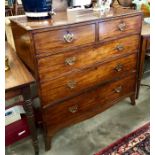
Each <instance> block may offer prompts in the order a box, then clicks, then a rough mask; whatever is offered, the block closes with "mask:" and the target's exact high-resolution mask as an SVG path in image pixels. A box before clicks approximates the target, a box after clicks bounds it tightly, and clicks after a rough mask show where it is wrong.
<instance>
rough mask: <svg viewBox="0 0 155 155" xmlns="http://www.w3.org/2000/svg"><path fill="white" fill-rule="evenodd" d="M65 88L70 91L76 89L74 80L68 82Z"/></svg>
mask: <svg viewBox="0 0 155 155" xmlns="http://www.w3.org/2000/svg"><path fill="white" fill-rule="evenodd" d="M67 86H68V87H69V88H70V89H74V88H75V87H76V81H74V80H71V81H68V83H67Z"/></svg>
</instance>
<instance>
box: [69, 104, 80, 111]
mask: <svg viewBox="0 0 155 155" xmlns="http://www.w3.org/2000/svg"><path fill="white" fill-rule="evenodd" d="M68 110H69V112H71V113H76V112H77V111H78V105H74V106H72V107H69V109H68Z"/></svg>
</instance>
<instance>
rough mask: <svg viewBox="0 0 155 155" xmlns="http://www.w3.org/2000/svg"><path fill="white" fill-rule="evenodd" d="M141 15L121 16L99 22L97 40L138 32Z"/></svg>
mask: <svg viewBox="0 0 155 155" xmlns="http://www.w3.org/2000/svg"><path fill="white" fill-rule="evenodd" d="M140 31H141V16H135V17H129V18H121V19H117V20H110V21H105V22H101V23H99V40H100V41H101V40H106V39H112V38H118V37H121V36H125V35H129V34H132V33H140Z"/></svg>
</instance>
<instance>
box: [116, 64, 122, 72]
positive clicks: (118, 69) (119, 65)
mask: <svg viewBox="0 0 155 155" xmlns="http://www.w3.org/2000/svg"><path fill="white" fill-rule="evenodd" d="M122 69H123V65H122V64H118V65H117V66H116V67H115V70H116V71H117V72H120V71H122Z"/></svg>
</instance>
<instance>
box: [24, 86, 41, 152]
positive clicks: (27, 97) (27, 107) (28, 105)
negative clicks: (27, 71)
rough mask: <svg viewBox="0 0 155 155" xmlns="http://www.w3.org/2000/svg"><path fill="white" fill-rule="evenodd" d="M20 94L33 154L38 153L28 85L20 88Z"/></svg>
mask: <svg viewBox="0 0 155 155" xmlns="http://www.w3.org/2000/svg"><path fill="white" fill-rule="evenodd" d="M22 95H23V99H24V108H25V111H26V116H27V119H28V124H29V127H30V132H31V138H32V141H33V146H34V150H35V155H38V154H39V146H38V138H37V130H36V126H35V118H34V113H33V107H32V99H31V89H30V86H26V87H24V88H23V89H22Z"/></svg>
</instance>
